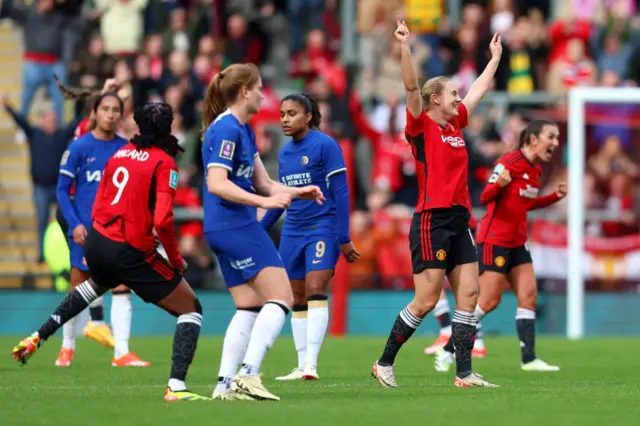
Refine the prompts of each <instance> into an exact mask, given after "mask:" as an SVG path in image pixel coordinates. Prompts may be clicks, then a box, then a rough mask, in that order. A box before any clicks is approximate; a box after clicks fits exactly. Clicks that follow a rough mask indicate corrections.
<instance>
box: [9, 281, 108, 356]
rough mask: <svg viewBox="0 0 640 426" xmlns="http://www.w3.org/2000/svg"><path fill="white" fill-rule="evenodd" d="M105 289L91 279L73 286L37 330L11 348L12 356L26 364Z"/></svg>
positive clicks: (106, 288)
mask: <svg viewBox="0 0 640 426" xmlns="http://www.w3.org/2000/svg"><path fill="white" fill-rule="evenodd" d="M107 290H108V287H104V286H99V285H98V284H96V283H95V282H94V281H93V280H91V279H88V280H86V281H84V282H82V283H80V284H79V285H77V286H75V287H74V288H73V289H72V290H71V291H70V292H69V293H68V294H67V296H66V297H65V298H64V300H63V301H62V302H61V303H60V304H59V305H58V307H57V308H56V309H55V311H54V312H53V314H51V316H50V317H49V319H47V321H45V323H44V324H42V326H41V327H40V328H39V329H38V331H36V332H34V333H33V334H32V335H31V336H29V337H27V338H26V339H24V340H22V341H21V342H20V343H18V344H17V345H16V347H15V348H14V349H13V353H12V354H13V357H14V358H15V359H16V360H17V361H18V362H20V364H26V363H27V361H28V360H29V358H30V357H31V356H32V355H33V353H34V352H35V351H36V350H37V349H38V348H39V347H40V346H41V345H42V344H43V343H44V342H45V341H46V340H47V339H48V338H49V337H51V336H52V335H53V334H54V333H55V332H56V331H58V329H60V327H63V326H64V325H65V324H66V323H68V322H69V321H70V320H72V319H73V318H75V317H76V316H77V315H78V314H80V313H81V312H82V311H83V310H85V309H86V308H87V307H88V306H89V304H90V303H91V302H93V301H94V300H95V299H97V298H98V297H99V296H101V295H103V294H104V293H105V292H106V291H107Z"/></svg>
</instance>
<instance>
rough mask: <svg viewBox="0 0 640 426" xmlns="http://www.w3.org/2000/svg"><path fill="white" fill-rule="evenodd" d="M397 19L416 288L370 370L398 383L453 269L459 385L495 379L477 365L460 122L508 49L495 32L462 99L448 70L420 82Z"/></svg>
mask: <svg viewBox="0 0 640 426" xmlns="http://www.w3.org/2000/svg"><path fill="white" fill-rule="evenodd" d="M397 25H398V27H397V29H396V31H395V36H396V39H397V40H398V42H399V43H400V44H401V61H402V79H403V82H404V86H405V91H406V103H407V112H406V114H407V126H406V129H405V133H406V135H407V140H408V141H409V144H410V145H411V150H412V152H413V156H414V158H415V160H416V170H417V172H416V173H417V175H418V190H419V194H418V205H417V207H416V211H415V213H414V216H413V221H412V223H411V230H410V235H409V240H410V247H411V255H412V261H413V274H414V275H413V277H414V286H415V296H414V298H413V300H412V301H411V302H410V303H409V304H408V305H407V306H406V307H405V308H404V309H403V310H402V311H401V312H400V314H399V315H398V317H397V318H396V320H395V322H394V324H393V327H392V329H391V333H390V334H389V338H388V339H387V343H386V345H385V348H384V351H383V353H382V356H381V357H380V359H378V360H377V361H376V362H375V363H374V364H373V367H372V370H371V374H372V375H373V377H375V378H376V379H377V380H378V383H380V385H381V386H383V387H398V384H397V383H396V379H395V374H394V362H395V358H396V355H397V353H398V351H399V350H400V348H401V347H402V345H403V343H404V342H406V341H407V340H408V339H409V338H410V337H411V336H412V335H413V333H414V332H415V330H416V329H417V328H418V327H419V326H420V323H421V322H422V319H423V318H424V317H425V316H426V315H427V314H428V313H429V312H430V311H431V310H433V308H434V307H435V305H436V303H437V302H438V298H439V296H440V292H441V291H442V285H443V283H444V278H445V275H447V277H448V279H449V282H450V283H451V286H452V287H453V290H454V293H455V295H456V310H455V312H454V313H453V319H452V323H451V329H452V330H451V331H452V338H453V341H454V343H455V350H456V363H457V368H456V370H457V371H456V378H455V380H454V385H455V386H458V387H476V386H482V387H496V385H493V384H491V383H488V382H487V381H486V380H484V379H483V378H482V376H480V375H478V374H475V373H473V371H472V368H471V351H472V349H473V337H474V334H475V330H476V318H475V316H474V314H473V311H474V309H475V307H476V304H477V300H478V261H477V253H476V248H475V243H474V241H473V236H472V234H471V230H470V229H469V220H470V213H469V212H470V209H471V200H470V196H469V188H468V186H467V176H468V167H469V165H468V163H469V158H468V155H467V150H466V147H465V142H464V139H463V137H462V129H463V128H464V127H466V125H467V121H468V117H469V114H471V113H473V111H474V110H475V108H476V107H477V106H478V104H479V103H480V101H481V100H482V98H483V97H484V95H485V94H486V93H487V92H488V91H489V90H490V88H491V85H492V83H493V77H494V75H495V73H496V70H497V69H498V64H499V63H500V58H501V56H502V40H501V38H500V36H499V35H498V34H495V35H494V36H493V38H492V40H491V43H490V45H489V49H490V51H491V60H490V61H489V63H488V65H487V67H486V68H485V70H484V71H483V73H482V74H481V75H480V76H479V77H478V79H477V80H476V81H475V82H474V83H473V85H472V86H471V88H470V89H469V93H468V94H467V95H466V96H465V98H464V99H460V94H459V91H458V88H457V87H456V85H455V84H454V83H453V82H452V81H451V80H450V79H449V78H447V77H435V78H432V79H430V80H429V81H427V82H426V83H425V84H424V86H423V87H422V90H421V89H420V87H419V85H418V79H417V77H416V73H415V71H414V69H413V60H412V58H411V48H410V42H409V39H410V34H409V29H408V28H407V25H406V24H405V22H404V21H403V20H402V19H400V17H398V18H397Z"/></svg>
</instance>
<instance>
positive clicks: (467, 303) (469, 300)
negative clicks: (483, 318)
mask: <svg viewBox="0 0 640 426" xmlns="http://www.w3.org/2000/svg"><path fill="white" fill-rule="evenodd" d="M456 296H457V297H456V309H457V310H460V311H464V312H473V311H474V310H475V309H476V305H477V304H478V287H477V286H474V285H465V286H460V287H459V288H458V293H457V295H456Z"/></svg>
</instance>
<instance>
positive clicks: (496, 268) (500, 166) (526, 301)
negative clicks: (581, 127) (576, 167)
mask: <svg viewBox="0 0 640 426" xmlns="http://www.w3.org/2000/svg"><path fill="white" fill-rule="evenodd" d="M559 134H560V131H559V130H558V125H557V124H556V123H554V122H553V121H549V120H534V121H532V122H531V123H530V124H529V125H528V126H527V128H526V129H525V130H523V131H522V134H521V135H520V146H519V147H518V149H516V150H514V151H511V152H509V153H507V154H505V155H504V156H503V157H502V158H500V159H499V160H498V162H497V163H496V165H495V168H494V169H493V173H492V174H491V177H490V178H489V182H488V184H487V186H486V187H485V189H484V191H483V192H482V196H481V201H482V203H483V204H485V205H487V212H486V213H485V215H484V217H483V218H482V221H481V222H480V226H479V227H478V234H477V238H478V258H479V261H480V298H479V300H478V306H477V307H476V311H475V314H476V317H477V318H478V320H480V319H481V318H482V317H484V316H485V315H486V314H488V313H489V312H491V311H493V310H494V309H495V308H497V307H498V305H499V304H500V299H501V297H502V291H503V288H504V285H503V281H504V279H505V277H506V279H507V280H508V281H509V284H510V285H511V288H513V290H514V292H515V293H516V297H517V299H518V308H517V310H516V330H517V332H518V337H519V338H520V348H521V351H522V363H521V368H522V370H524V371H558V370H559V369H560V368H559V367H557V366H554V365H549V364H547V363H546V362H544V361H542V360H541V359H539V358H538V357H537V356H536V351H535V333H536V330H535V322H536V298H537V295H538V289H537V285H536V277H535V273H534V270H533V264H532V262H531V254H530V253H529V249H528V247H527V212H528V211H529V210H535V209H540V208H544V207H547V206H549V205H551V204H553V203H555V202H557V201H558V200H561V199H562V198H564V197H565V196H566V195H567V185H566V184H564V183H562V184H559V185H558V187H557V188H556V191H555V192H553V193H552V194H549V195H545V196H543V197H538V196H537V195H538V191H539V187H540V174H541V173H542V168H541V167H540V164H539V163H540V162H548V161H549V160H551V155H552V154H553V151H554V150H555V149H556V148H557V147H558V136H559ZM451 357H452V348H451V342H450V343H448V344H447V346H446V347H445V350H444V351H442V352H440V353H438V355H437V356H436V369H437V370H439V371H443V370H446V369H447V364H450V363H451ZM439 366H440V367H442V369H439V368H438V367H439Z"/></svg>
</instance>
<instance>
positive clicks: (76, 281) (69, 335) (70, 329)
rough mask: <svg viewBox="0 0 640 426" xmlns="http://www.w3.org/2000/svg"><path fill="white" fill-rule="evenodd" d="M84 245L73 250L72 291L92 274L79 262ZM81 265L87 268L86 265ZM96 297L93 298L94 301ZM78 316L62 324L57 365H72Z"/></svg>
mask: <svg viewBox="0 0 640 426" xmlns="http://www.w3.org/2000/svg"><path fill="white" fill-rule="evenodd" d="M81 250H82V247H81V246H78V245H77V244H75V247H73V248H72V252H71V280H70V291H74V289H75V288H76V287H78V286H79V285H80V284H82V283H84V282H86V281H87V280H88V279H89V277H91V274H90V273H89V271H88V270H82V269H80V268H79V267H78V266H79V265H78V264H79V263H80V265H82V261H80V262H78V260H77V257H78V254H77V253H78V251H81ZM81 267H83V268H86V265H82V266H81ZM93 300H95V299H92V301H93ZM76 328H77V327H76V316H75V315H74V316H73V317H71V318H69V320H68V321H67V322H65V323H64V325H63V326H62V347H61V348H60V352H59V353H58V357H57V358H56V363H55V365H56V367H68V366H69V365H71V361H72V360H73V355H74V353H75V350H76Z"/></svg>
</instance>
